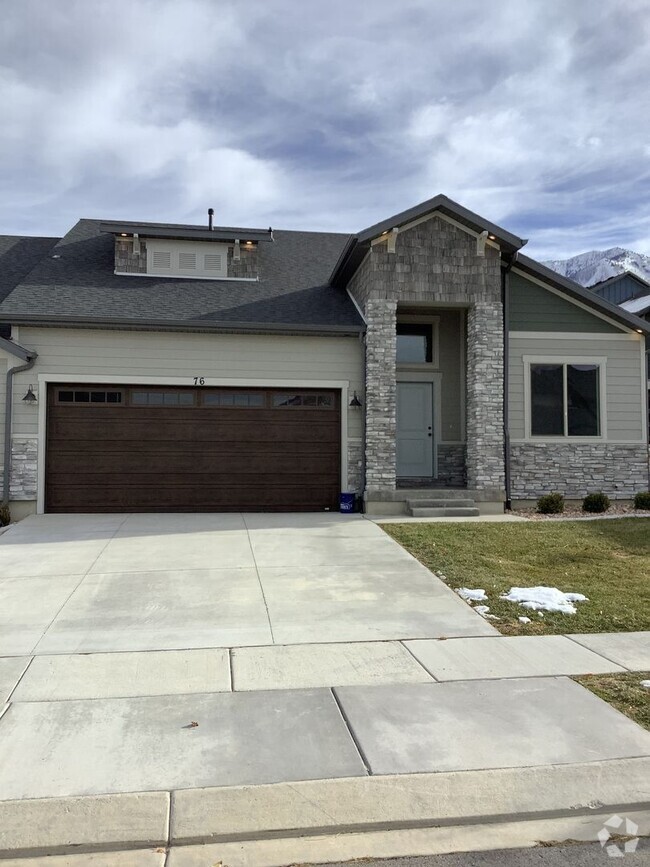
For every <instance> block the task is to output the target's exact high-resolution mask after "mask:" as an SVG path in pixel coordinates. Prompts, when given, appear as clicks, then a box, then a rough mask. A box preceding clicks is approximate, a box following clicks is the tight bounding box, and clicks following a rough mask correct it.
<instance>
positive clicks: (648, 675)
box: [574, 671, 650, 729]
mask: <svg viewBox="0 0 650 867" xmlns="http://www.w3.org/2000/svg"><path fill="white" fill-rule="evenodd" d="M574 680H577V681H578V683H581V684H582V685H583V686H586V687H587V689H590V690H591V691H592V692H595V693H596V695H597V696H598V697H599V698H604V699H605V701H608V702H609V703H610V704H612V705H614V707H615V708H616V709H617V710H620V711H621V712H622V713H624V714H626V716H629V717H630V718H631V719H633V720H634V722H637V723H638V724H639V725H640V726H643V727H644V728H647V729H650V692H649V691H648V690H647V689H645V688H644V687H642V686H641V681H642V680H650V671H635V672H632V673H631V674H588V675H585V676H584V677H576V678H574Z"/></svg>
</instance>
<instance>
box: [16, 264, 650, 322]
mask: <svg viewBox="0 0 650 867" xmlns="http://www.w3.org/2000/svg"><path fill="white" fill-rule="evenodd" d="M516 267H517V268H518V269H519V270H521V271H525V272H527V273H528V274H530V275H531V276H533V277H537V278H538V279H540V280H542V281H543V282H545V283H549V284H550V285H551V286H553V287H555V288H556V289H559V290H560V291H561V292H563V293H564V294H565V295H568V296H569V297H570V298H574V299H575V300H576V301H580V302H582V303H583V304H585V305H586V306H587V307H591V308H592V309H594V310H597V311H599V312H600V313H604V314H605V315H607V316H609V317H610V319H614V320H616V321H618V322H620V323H621V324H622V325H625V326H627V327H628V328H634V330H635V331H643V332H646V333H649V334H650V326H649V325H648V323H647V322H644V321H643V319H639V317H638V316H635V315H634V314H633V313H629V312H628V311H627V310H622V309H621V307H619V306H618V305H616V304H612V303H611V302H610V301H605V299H604V298H601V297H600V296H599V295H596V294H595V293H594V292H593V291H592V290H591V289H585V287H584V286H581V285H580V283H576V282H575V281H574V280H569V278H568V277H562V276H561V275H560V274H558V273H557V271H552V270H551V269H550V268H547V267H546V265H542V264H541V263H540V262H536V261H535V260H534V259H530V258H529V257H528V256H522V254H521V253H519V254H517V259H516ZM0 309H1V308H0Z"/></svg>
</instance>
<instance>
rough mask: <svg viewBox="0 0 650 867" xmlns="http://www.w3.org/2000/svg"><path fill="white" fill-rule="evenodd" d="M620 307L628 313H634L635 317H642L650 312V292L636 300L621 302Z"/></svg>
mask: <svg viewBox="0 0 650 867" xmlns="http://www.w3.org/2000/svg"><path fill="white" fill-rule="evenodd" d="M620 306H621V307H622V308H623V310H627V312H628V313H636V315H637V316H642V315H643V314H644V313H647V311H648V310H650V292H648V293H647V294H646V295H641V296H639V297H638V298H630V300H629V301H623V303H622V304H621V305H620Z"/></svg>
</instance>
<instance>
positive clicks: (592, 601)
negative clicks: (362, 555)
mask: <svg viewBox="0 0 650 867" xmlns="http://www.w3.org/2000/svg"><path fill="white" fill-rule="evenodd" d="M383 529H384V530H385V531H386V532H387V533H388V534H389V535H390V536H392V537H393V538H394V539H396V540H397V541H398V542H399V543H400V544H401V545H403V546H404V547H405V548H406V549H407V550H408V551H410V552H411V554H413V555H414V556H415V557H417V558H418V560H420V561H421V562H422V563H424V564H425V566H428V567H429V569H431V570H433V571H435V572H441V573H442V574H443V575H445V576H446V577H447V583H448V585H449V586H450V587H453V588H454V589H455V588H457V587H469V588H472V589H473V588H478V587H482V588H483V589H484V590H485V592H486V593H487V595H488V602H487V603H485V604H487V605H489V606H490V613H491V614H496V615H497V616H498V617H499V618H500V619H499V620H494V621H491V622H492V623H494V625H495V626H496V627H497V628H498V629H499V630H500V631H501V632H503V633H505V634H507V635H543V634H556V633H563V632H634V631H636V630H646V629H650V518H621V519H616V520H611V519H610V520H602V521H562V522H551V521H548V522H545V521H535V522H532V521H531V522H530V523H521V524H519V523H517V524H514V523H513V524H488V523H485V524H479V523H476V524H452V523H448V524H447V523H444V524H443V523H440V524H424V523H422V524H384V525H383ZM537 585H546V586H551V587H558V588H559V589H560V590H563V591H564V592H572V593H584V595H585V596H587V597H588V598H589V601H588V602H579V603H577V608H578V613H577V614H559V613H553V612H545V613H544V617H543V618H542V617H539V616H538V615H537V613H536V612H534V611H532V612H531V611H527V610H525V609H524V608H521V607H520V606H519V605H517V604H515V603H512V602H505V601H503V600H501V599H499V595H500V594H501V593H502V592H504V591H505V592H507V591H508V590H509V589H510V587H534V586H537ZM520 616H527V617H530V618H531V623H528V624H522V623H520V622H519V621H518V619H517V618H518V617H520Z"/></svg>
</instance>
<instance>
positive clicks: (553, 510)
mask: <svg viewBox="0 0 650 867" xmlns="http://www.w3.org/2000/svg"><path fill="white" fill-rule="evenodd" d="M537 511H538V512H541V513H542V515H559V514H560V513H561V512H563V511H564V497H563V496H562V494H558V493H557V492H553V493H552V494H544V496H543V497H540V498H539V500H538V501H537Z"/></svg>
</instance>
